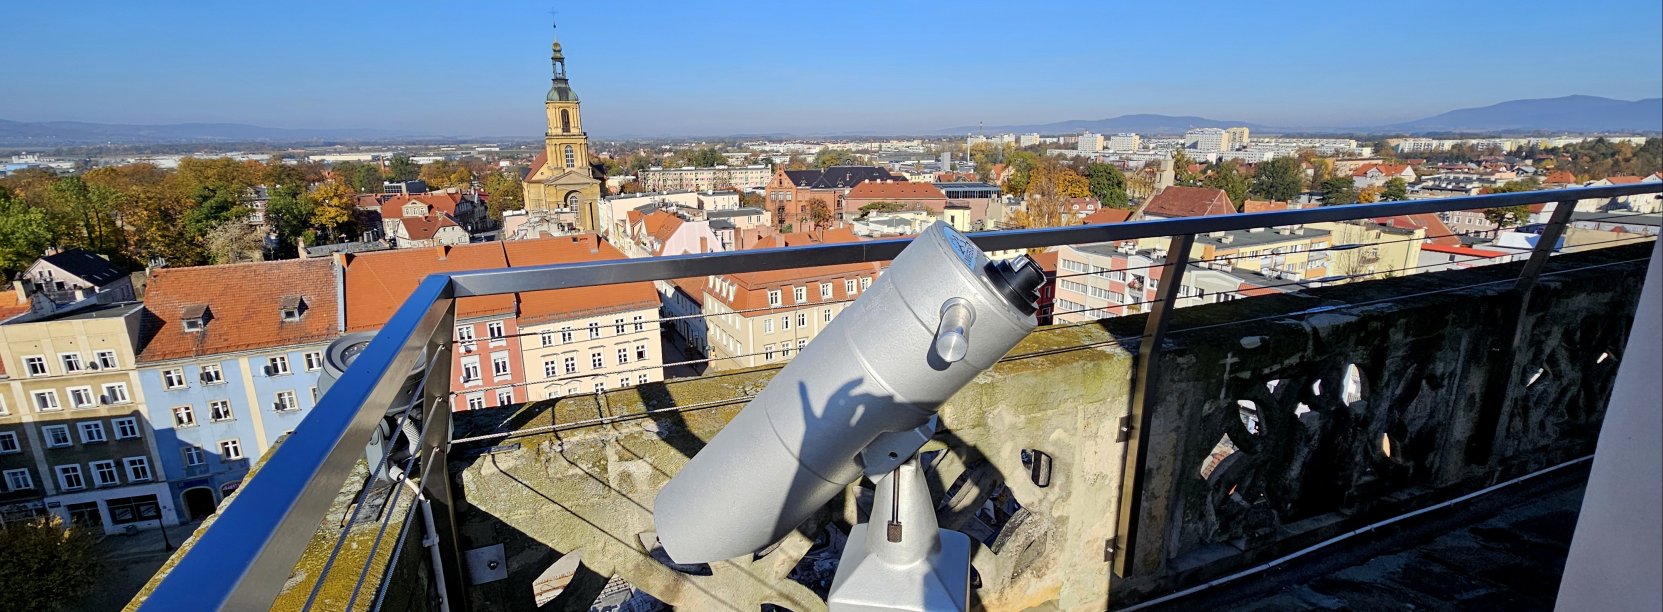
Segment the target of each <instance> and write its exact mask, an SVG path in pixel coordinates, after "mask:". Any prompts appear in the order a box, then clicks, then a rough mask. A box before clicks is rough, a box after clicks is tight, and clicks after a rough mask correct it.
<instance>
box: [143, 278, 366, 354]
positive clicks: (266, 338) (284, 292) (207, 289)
mask: <svg viewBox="0 0 1663 612" xmlns="http://www.w3.org/2000/svg"><path fill="white" fill-rule="evenodd" d="M335 274H336V273H335V262H334V260H331V259H290V260H284V261H261V262H253V263H240V264H227V265H220V266H198V267H193V268H161V269H158V270H155V271H153V272H152V273H151V276H150V280H149V282H148V284H147V288H146V290H145V298H144V308H145V311H146V313H145V316H144V322H143V331H142V333H141V334H140V337H141V338H142V339H143V340H142V342H143V346H142V347H141V348H140V349H139V354H138V359H139V361H142V362H149V361H161V360H166V359H176V358H180V357H191V356H196V355H209V354H216V353H230V352H236V351H249V350H257V349H263V348H270V347H278V346H294V345H297V344H311V343H319V342H324V341H327V340H329V339H331V338H334V337H335V336H336V335H337V334H338V333H339V332H338V330H337V321H338V320H339V319H338V318H337V317H338V316H339V315H338V312H339V309H338V306H337V302H336V299H335V295H336V294H335V282H336V276H335ZM296 298H299V300H300V303H301V304H302V306H303V310H302V312H301V315H300V320H298V321H284V320H283V317H282V313H281V306H285V305H288V304H292V303H294V300H295V299H296ZM203 307H206V309H207V317H208V321H207V325H206V326H204V327H203V329H202V331H199V332H193V331H185V327H184V324H183V323H182V322H181V320H182V318H183V315H184V313H185V311H186V310H187V309H189V310H194V311H201V309H202V308H203Z"/></svg>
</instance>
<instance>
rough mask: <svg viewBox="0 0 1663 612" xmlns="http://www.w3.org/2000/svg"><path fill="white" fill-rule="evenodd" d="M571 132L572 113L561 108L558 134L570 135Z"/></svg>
mask: <svg viewBox="0 0 1663 612" xmlns="http://www.w3.org/2000/svg"><path fill="white" fill-rule="evenodd" d="M571 131H572V113H571V111H569V110H566V109H564V108H562V109H560V132H561V133H563V134H564V133H570V132H571Z"/></svg>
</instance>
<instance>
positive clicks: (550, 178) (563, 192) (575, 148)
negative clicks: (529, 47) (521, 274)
mask: <svg viewBox="0 0 1663 612" xmlns="http://www.w3.org/2000/svg"><path fill="white" fill-rule="evenodd" d="M549 59H550V60H551V61H552V62H553V63H554V84H553V85H552V86H551V87H549V95H548V97H547V98H546V99H545V100H544V102H543V108H544V110H545V111H546V112H547V114H548V126H549V127H548V131H546V132H544V134H543V152H542V153H540V154H538V155H537V158H536V159H534V160H532V162H531V173H530V174H527V175H526V177H525V181H524V182H523V183H522V184H521V185H522V188H523V189H524V193H525V207H526V210H529V211H553V212H560V213H565V214H569V215H572V216H573V217H574V219H573V222H574V223H575V224H576V225H577V227H578V228H579V229H582V230H586V231H595V230H597V229H599V226H600V223H599V221H598V219H597V218H596V213H595V205H596V203H597V202H599V201H600V198H601V181H602V179H603V175H602V173H600V172H599V171H597V170H596V169H594V168H593V167H592V166H591V165H590V163H589V136H588V135H587V134H585V133H584V132H583V115H582V110H581V109H580V108H579V104H578V99H577V93H576V92H573V91H572V87H571V85H570V84H569V83H567V81H566V54H565V52H564V51H562V50H561V48H560V41H559V40H558V39H556V40H555V41H554V47H553V55H551V56H550V57H549Z"/></svg>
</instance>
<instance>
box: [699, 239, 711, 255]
mask: <svg viewBox="0 0 1663 612" xmlns="http://www.w3.org/2000/svg"><path fill="white" fill-rule="evenodd" d="M699 252H700V253H709V252H710V239H709V238H706V237H704V236H699Z"/></svg>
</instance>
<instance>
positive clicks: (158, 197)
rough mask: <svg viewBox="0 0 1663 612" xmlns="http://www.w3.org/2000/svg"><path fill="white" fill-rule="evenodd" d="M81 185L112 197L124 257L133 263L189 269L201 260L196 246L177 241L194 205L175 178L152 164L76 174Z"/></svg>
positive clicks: (110, 167)
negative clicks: (121, 229) (163, 263)
mask: <svg viewBox="0 0 1663 612" xmlns="http://www.w3.org/2000/svg"><path fill="white" fill-rule="evenodd" d="M82 178H83V179H84V180H86V182H87V184H89V185H92V186H95V187H101V188H106V189H110V190H113V191H115V192H116V193H117V194H118V196H117V197H118V199H119V206H118V208H119V210H120V213H121V222H122V225H123V226H124V228H125V230H126V231H125V236H126V246H125V247H124V250H125V251H126V253H127V256H128V257H129V258H130V259H131V260H132V261H135V262H137V263H141V264H148V263H150V262H151V260H153V259H154V260H161V261H168V262H175V263H176V264H177V265H190V264H191V263H194V262H198V261H201V258H202V244H201V243H200V242H199V241H195V240H183V239H181V231H180V228H181V227H182V225H183V223H184V218H185V215H186V214H187V213H189V212H190V209H191V206H192V205H193V204H194V200H193V199H191V198H190V197H188V196H187V195H186V193H185V192H187V191H189V188H188V187H187V186H185V185H182V184H181V182H180V181H179V180H178V179H177V178H176V177H175V175H173V174H170V173H168V172H167V171H165V170H162V169H161V168H158V167H156V166H155V165H152V164H147V163H139V164H127V165H122V166H107V167H103V168H94V169H92V170H88V171H87V172H86V173H85V174H83V175H82Z"/></svg>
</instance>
